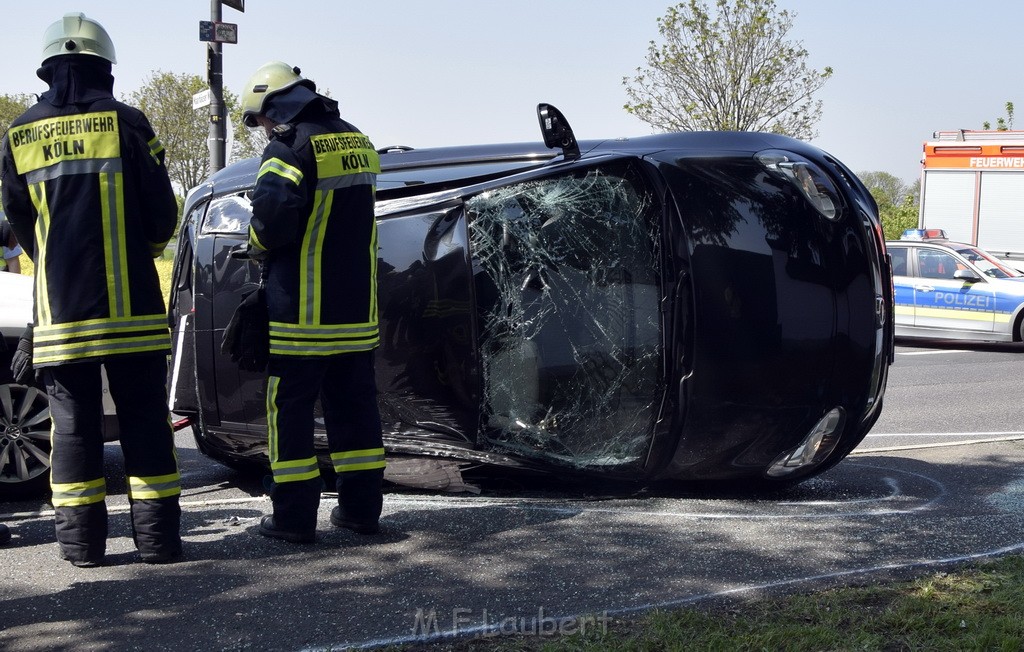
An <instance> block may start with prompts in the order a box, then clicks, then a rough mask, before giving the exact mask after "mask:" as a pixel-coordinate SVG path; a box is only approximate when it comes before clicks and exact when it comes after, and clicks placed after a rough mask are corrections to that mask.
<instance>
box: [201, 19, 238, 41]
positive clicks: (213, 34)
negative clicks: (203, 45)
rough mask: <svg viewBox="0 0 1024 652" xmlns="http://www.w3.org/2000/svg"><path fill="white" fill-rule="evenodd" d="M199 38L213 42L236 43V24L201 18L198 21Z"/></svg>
mask: <svg viewBox="0 0 1024 652" xmlns="http://www.w3.org/2000/svg"><path fill="white" fill-rule="evenodd" d="M199 40H200V41H212V42H214V43H238V25H236V24H235V23H215V22H213V21H210V20H201V21H199Z"/></svg>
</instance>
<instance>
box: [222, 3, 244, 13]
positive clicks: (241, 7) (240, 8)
mask: <svg viewBox="0 0 1024 652" xmlns="http://www.w3.org/2000/svg"><path fill="white" fill-rule="evenodd" d="M220 2H221V4H225V5H227V6H229V7H231V8H232V9H237V10H238V11H241V12H242V13H245V0H220Z"/></svg>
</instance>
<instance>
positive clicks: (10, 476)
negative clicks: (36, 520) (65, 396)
mask: <svg viewBox="0 0 1024 652" xmlns="http://www.w3.org/2000/svg"><path fill="white" fill-rule="evenodd" d="M49 485H50V401H49V399H48V398H47V396H46V392H44V391H42V390H40V389H38V388H36V387H28V386H25V385H17V384H14V383H8V384H4V385H0V497H3V498H11V497H20V496H36V495H40V494H43V493H45V492H46V491H47V490H48V489H49Z"/></svg>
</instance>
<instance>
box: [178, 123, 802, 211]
mask: <svg viewBox="0 0 1024 652" xmlns="http://www.w3.org/2000/svg"><path fill="white" fill-rule="evenodd" d="M579 148H580V153H581V159H583V160H584V161H585V160H587V159H590V158H600V157H603V156H608V155H616V154H619V155H631V156H637V157H642V156H647V155H651V154H655V153H657V152H660V151H664V150H673V151H678V152H680V156H693V157H707V156H709V155H719V156H722V155H733V156H736V155H745V154H751V155H752V154H754V153H756V152H758V151H762V150H766V149H784V150H788V151H792V152H795V153H800V154H805V155H807V154H810V153H811V152H818V153H819V155H820V150H818V149H817V148H815V147H813V146H811V145H808V144H806V143H804V142H802V141H799V140H796V139H794V138H790V137H788V136H782V135H779V134H769V133H763V132H742V131H739V132H718V131H696V132H677V133H663V134H652V135H648V136H640V137H633V138H614V139H604V140H584V141H579ZM378 152H379V153H380V160H381V176H379V177H378V187H377V189H378V195H386V194H388V193H391V192H398V193H402V192H403V189H408V190H407V191H406V192H415V191H414V190H412V188H413V187H414V186H424V185H426V184H434V183H437V182H439V181H447V182H457V181H463V180H466V181H469V180H474V181H475V180H480V179H486V178H488V177H500V176H505V175H508V174H512V173H515V172H518V171H524V170H528V169H531V168H535V167H541V166H544V165H546V164H548V163H550V162H556V161H557V160H559V157H560V155H561V154H562V152H561V151H560V150H557V149H551V148H548V147H547V146H545V145H544V143H542V142H525V143H495V144H484V145H457V146H449V147H430V148H422V149H416V148H409V147H404V146H388V147H383V148H381V149H380V150H378ZM259 166H260V159H259V158H250V159H245V160H241V161H237V162H235V163H232V164H231V165H228V166H227V167H225V168H223V169H222V170H219V171H218V172H216V173H214V174H213V175H211V176H210V177H209V178H208V179H206V180H205V181H204V182H203V183H201V184H200V185H198V186H196V187H195V188H192V189H191V190H189V191H188V194H187V196H186V199H185V208H186V210H189V209H190V207H191V205H192V204H194V203H195V201H197V200H198V199H199V198H201V197H204V196H208V195H211V194H222V193H233V192H239V191H242V190H246V189H248V188H251V187H252V184H253V181H254V179H255V178H256V173H257V172H258V170H259ZM410 170H417V171H418V174H419V178H403V177H402V176H401V175H403V174H404V173H406V172H408V171H410ZM460 185H461V184H460Z"/></svg>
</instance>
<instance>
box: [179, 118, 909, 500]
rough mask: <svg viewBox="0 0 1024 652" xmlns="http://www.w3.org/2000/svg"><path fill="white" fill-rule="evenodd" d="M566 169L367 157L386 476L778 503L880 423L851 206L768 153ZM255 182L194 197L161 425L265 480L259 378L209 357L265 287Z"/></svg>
mask: <svg viewBox="0 0 1024 652" xmlns="http://www.w3.org/2000/svg"><path fill="white" fill-rule="evenodd" d="M579 149H580V152H581V155H579V156H578V157H576V156H575V154H573V155H571V156H570V155H569V153H568V150H566V151H565V152H563V155H562V156H558V155H557V153H555V152H553V151H552V150H549V149H547V148H545V147H543V146H541V145H505V146H495V147H464V148H445V149H437V150H411V151H388V152H384V153H382V155H381V165H382V174H381V176H380V178H379V185H378V203H377V219H378V233H379V260H378V283H379V292H378V296H379V302H380V325H381V346H380V348H379V349H378V352H377V382H378V388H379V404H380V409H381V414H382V419H383V422H384V429H385V445H386V447H387V448H388V452H389V455H390V456H391V457H392V458H394V459H398V458H402V457H406V456H414V457H415V456H418V457H433V458H444V459H451V460H455V461H459V462H472V463H484V464H494V465H500V466H516V467H522V468H530V469H538V470H548V471H552V472H580V473H584V474H592V475H604V476H612V477H618V478H627V479H637V480H649V479H666V478H671V479H683V480H698V479H700V480H707V479H736V480H749V481H754V482H761V483H769V484H770V483H773V482H774V483H782V482H792V481H795V480H799V479H803V478H806V477H810V476H811V475H814V474H816V473H819V472H821V471H822V470H824V469H826V468H829V467H830V466H832V465H833V464H835V463H836V462H838V461H839V460H840V459H842V457H843V456H845V455H846V454H847V453H848V452H849V451H850V450H852V449H853V448H854V447H855V446H856V445H857V444H858V443H859V442H860V441H861V439H862V438H863V437H864V435H865V434H866V433H867V431H868V430H869V429H870V427H871V425H873V423H874V421H875V420H876V419H877V417H878V412H879V410H880V407H881V402H882V396H883V393H884V389H885V381H886V376H887V369H888V365H889V363H890V360H891V348H892V310H891V305H892V296H891V282H890V281H889V278H890V275H889V270H888V266H887V262H886V258H885V248H884V247H885V245H884V242H883V241H882V239H881V228H880V225H879V221H878V218H877V214H876V210H875V207H874V204H873V202H872V201H871V199H870V195H869V194H868V193H867V191H866V190H865V189H864V187H863V185H862V184H860V182H859V181H857V179H856V177H855V176H854V175H853V174H852V173H850V172H849V171H848V170H847V169H846V168H844V167H843V166H842V165H841V164H840V163H838V162H837V161H835V160H834V159H831V158H830V157H828V156H827V155H825V154H824V153H822V152H820V151H819V150H817V149H815V148H813V147H810V146H808V145H806V144H804V143H800V142H798V141H795V140H792V139H788V138H784V137H779V136H772V135H766V134H751V133H728V134H724V133H714V134H712V133H707V134H699V133H698V134H665V135H659V136H649V137H645V138H639V139H634V140H629V141H622V140H619V141H603V142H582V143H579ZM257 165H258V162H256V161H246V162H241V163H238V164H235V165H233V166H230V167H229V168H227V169H225V170H223V171H221V172H219V173H218V174H216V175H214V176H213V177H212V178H211V179H210V181H209V182H208V183H207V184H205V185H204V186H202V187H200V188H198V189H196V190H194V191H193V192H192V193H191V194H190V196H189V198H188V199H187V202H186V207H185V215H186V219H185V221H184V224H183V227H182V233H181V237H179V241H178V252H177V263H176V269H175V281H174V290H173V296H172V305H171V320H172V325H173V327H174V329H175V352H174V365H173V369H174V382H173V384H172V403H173V405H172V407H173V409H174V411H175V412H177V413H180V414H186V415H189V416H191V417H193V423H194V427H195V432H196V437H197V441H198V443H199V447H200V449H201V450H202V451H203V452H205V453H207V454H209V455H211V456H213V457H215V458H217V459H220V460H222V461H225V462H228V463H232V464H238V463H246V462H251V463H257V464H266V415H265V398H266V397H265V382H264V378H263V376H262V375H260V374H252V373H250V372H246V371H242V370H240V369H238V368H237V367H236V366H235V365H233V364H232V363H231V362H230V360H229V359H228V357H227V356H224V355H222V354H220V352H219V344H220V339H221V337H222V334H223V328H224V325H225V324H226V323H227V321H228V318H229V317H230V315H231V312H232V310H233V309H234V307H235V306H236V305H237V303H238V300H239V298H240V296H241V294H242V293H243V292H245V291H247V290H248V289H250V288H251V287H252V286H253V285H254V284H256V283H257V281H258V276H259V270H258V268H257V266H256V265H255V264H252V263H250V262H248V261H246V260H239V259H236V258H233V257H232V256H231V255H230V253H231V250H232V249H234V248H235V247H237V246H238V245H239V244H241V243H242V242H243V241H244V239H245V229H246V227H247V225H248V217H249V208H248V193H249V192H250V191H251V189H252V186H253V184H254V183H255V174H256V169H257ZM317 418H318V423H319V424H320V425H321V426H322V418H321V417H320V415H317ZM318 441H319V445H320V447H321V450H322V452H326V442H325V440H324V438H323V437H322V433H318Z"/></svg>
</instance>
